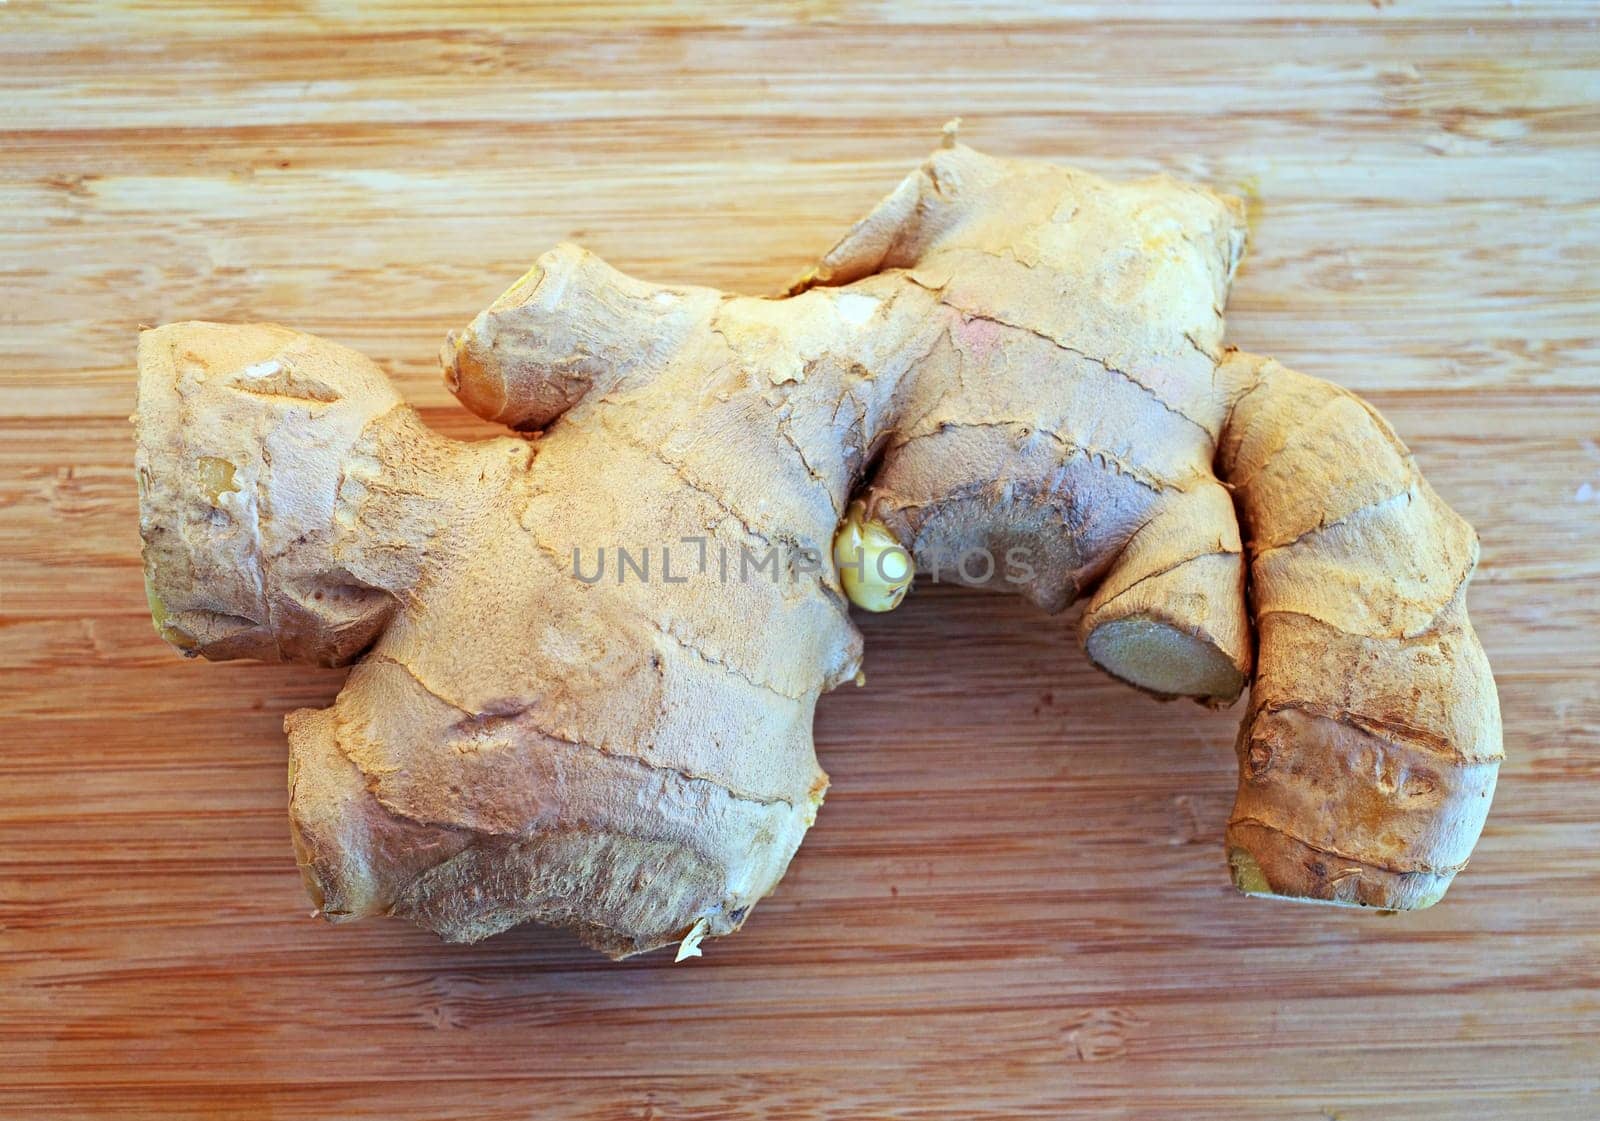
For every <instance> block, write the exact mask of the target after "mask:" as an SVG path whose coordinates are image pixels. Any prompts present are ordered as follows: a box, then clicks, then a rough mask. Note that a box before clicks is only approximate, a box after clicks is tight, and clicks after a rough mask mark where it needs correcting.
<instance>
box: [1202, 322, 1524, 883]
mask: <svg viewBox="0 0 1600 1121" xmlns="http://www.w3.org/2000/svg"><path fill="white" fill-rule="evenodd" d="M1219 374H1220V380H1221V381H1222V382H1223V384H1225V385H1227V386H1228V387H1229V389H1230V392H1232V393H1233V394H1234V395H1235V402H1236V403H1235V405H1234V407H1233V410H1232V414H1231V416H1230V418H1229V420H1228V422H1227V425H1226V429H1225V431H1224V434H1223V439H1222V442H1221V446H1220V449H1219V455H1218V465H1219V468H1220V470H1221V473H1222V476H1223V478H1224V479H1226V480H1228V481H1229V483H1230V484H1232V485H1233V487H1234V488H1235V494H1236V496H1237V498H1238V503H1239V510H1240V515H1241V520H1242V522H1243V523H1244V527H1245V532H1246V535H1247V538H1248V545H1249V550H1250V555H1251V580H1252V591H1251V609H1252V612H1253V615H1254V617H1255V621H1256V627H1257V637H1258V646H1259V654H1258V662H1259V664H1258V668H1257V674H1256V680H1255V684H1254V687H1253V688H1252V691H1251V698H1250V711H1249V713H1248V714H1247V716H1246V718H1245V722H1244V725H1243V727H1242V728H1241V730H1240V735H1239V741H1238V754H1239V793H1238V797H1237V800H1236V801H1235V803H1234V809H1233V814H1232V816H1231V818H1230V820H1229V823H1228V840H1227V843H1228V859H1229V864H1230V866H1231V868H1232V871H1233V877H1234V882H1235V884H1236V885H1237V886H1239V888H1240V889H1241V890H1244V891H1246V892H1250V893H1252V894H1262V895H1278V896H1287V897H1290V898H1296V899H1310V900H1318V901H1323V902H1330V903H1346V904H1353V905H1361V906H1368V907H1381V908H1397V909H1399V908H1418V907H1426V906H1429V905H1431V904H1432V903H1434V902H1436V901H1437V900H1438V899H1439V897H1440V896H1442V895H1443V894H1444V891H1445V889H1446V888H1447V887H1448V886H1449V884H1450V881H1451V879H1452V878H1454V876H1455V874H1456V873H1457V872H1458V871H1459V870H1460V869H1461V868H1462V867H1463V866H1464V865H1465V864H1466V861H1467V857H1468V855H1469V854H1470V853H1471V851H1472V847H1473V845H1474V844H1475V843H1476V842H1477V839H1478V835H1479V833H1480V832H1481V831H1482V829H1483V823H1484V818H1485V816H1486V815H1487V814H1488V811H1489V803H1490V800H1491V798H1492V797H1493V794H1494V787H1495V777H1496V773H1497V771H1498V768H1499V765H1500V760H1501V758H1502V750H1501V742H1500V738H1501V734H1500V711H1499V703H1498V699H1497V697H1496V693H1495V688H1494V679H1493V677H1492V676H1491V675H1490V672H1489V664H1488V661H1487V660H1486V659H1485V657H1484V654H1483V649H1482V647H1481V646H1479V644H1478V639H1477V636H1476V635H1475V634H1474V633H1473V630H1472V625H1471V623H1470V622H1469V621H1468V619H1467V610H1466V587H1467V580H1468V578H1469V577H1470V576H1471V574H1472V569H1473V567H1474V565H1475V564H1476V561H1477V538H1476V536H1475V535H1474V534H1473V532H1472V529H1471V527H1470V526H1468V525H1467V524H1466V522H1464V521H1462V519H1461V518H1460V517H1459V516H1458V515H1457V514H1456V513H1455V512H1454V511H1452V510H1451V509H1450V508H1449V507H1448V506H1446V505H1445V504H1444V503H1443V502H1442V501H1441V500H1440V499H1439V497H1438V495H1436V494H1435V493H1434V492H1433V489H1432V488H1431V487H1429V486H1428V484H1427V482H1426V481H1425V480H1424V479H1423V478H1422V476H1421V474H1420V473H1419V472H1418V470H1417V467H1416V464H1415V462H1414V461H1413V460H1412V458H1411V454H1410V452H1409V451H1408V450H1407V449H1406V447H1405V445H1404V444H1402V443H1401V442H1400V440H1399V439H1398V438H1397V437H1396V436H1395V435H1394V433H1393V432H1392V431H1391V430H1390V428H1389V426H1388V425H1387V424H1386V423H1384V421H1383V419H1382V418H1381V417H1379V416H1378V414H1377V413H1376V412H1375V411H1374V410H1373V409H1372V408H1371V406H1369V405H1367V404H1366V403H1365V402H1363V401H1361V400H1360V399H1359V398H1358V397H1356V396H1355V395H1354V394H1351V393H1348V392H1346V391H1345V390H1342V389H1340V388H1338V387H1337V386H1334V385H1330V384H1329V383H1327V382H1324V381H1319V380H1317V379H1315V378H1309V377H1306V376H1305V375H1303V374H1297V373H1295V372H1293V371H1291V370H1288V369H1285V368H1284V367H1283V366H1280V365H1279V364H1278V363H1276V362H1274V361H1272V360H1271V359H1264V358H1256V357H1253V356H1250V355H1246V354H1241V353H1235V354H1233V355H1231V356H1230V357H1229V358H1228V360H1227V361H1226V362H1225V363H1224V365H1223V367H1222V369H1221V370H1220V371H1219Z"/></svg>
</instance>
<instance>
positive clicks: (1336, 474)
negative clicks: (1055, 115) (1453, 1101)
mask: <svg viewBox="0 0 1600 1121" xmlns="http://www.w3.org/2000/svg"><path fill="white" fill-rule="evenodd" d="M1244 236H1245V235H1244V219H1243V212H1242V209H1241V207H1240V205H1239V204H1238V203H1237V202H1236V201H1235V200H1232V199H1229V198H1226V197H1223V196H1219V195H1217V194H1213V193H1212V192H1210V191H1207V190H1204V189H1202V188H1199V187H1194V186H1189V185H1186V184H1182V183H1177V182H1174V181H1172V180H1170V179H1167V178H1163V177H1158V178H1152V179H1145V180H1141V181H1138V182H1133V183H1126V184H1112V183H1109V182H1106V181H1104V180H1102V179H1099V178H1097V177H1095V176H1092V175H1088V174H1085V173H1083V172H1079V171H1073V170H1069V169H1067V168H1063V167H1058V166H1054V165H1050V164H1045V163H1038V162H1031V161H1010V160H1001V159H994V158H990V157H988V156H984V155H980V154H979V153H977V152H975V151H972V150H971V149H969V148H966V147H963V146H960V145H958V144H955V143H954V142H953V140H952V141H950V142H947V144H946V146H945V147H943V148H942V149H941V150H939V151H937V152H936V153H934V155H933V156H932V157H931V158H929V159H928V160H927V161H926V162H925V163H924V164H923V165H922V166H921V167H920V168H918V169H917V170H916V171H914V172H913V173H912V174H911V175H909V176H908V177H907V178H906V179H905V181H904V182H902V183H901V184H900V186H899V187H898V188H897V189H896V190H895V191H894V192H893V193H891V194H890V195H889V196H888V197H887V198H886V199H884V201H883V202H882V203H881V204H879V205H878V207H876V208H875V209H874V210H873V211H872V212H871V213H870V214H868V215H867V216H866V217H865V218H864V219H862V220H861V221H860V222H858V223H857V224H856V225H855V227H854V228H852V229H851V230H850V231H849V233H848V234H846V236H845V237H844V238H843V240H841V241H840V242H839V244H838V245H836V246H835V247H834V248H833V249H832V250H831V251H829V252H828V253H827V255H826V256H824V257H823V259H822V260H821V262H820V263H819V264H818V266H817V267H816V268H815V269H814V270H812V271H811V272H810V273H808V274H807V275H806V276H805V277H804V278H803V279H802V280H801V281H799V282H798V283H797V284H796V285H795V286H794V288H793V289H792V290H791V291H790V292H789V293H788V294H787V295H786V296H785V297H783V298H778V299H754V298H747V297H740V296H731V295H727V294H724V293H721V292H717V291H713V290H710V289H705V288H694V287H676V286H657V285H652V284H647V283H644V282H642V281H638V280H634V279H632V278H630V277H627V276H624V275H622V274H621V273H619V272H617V271H615V270H613V269H611V268H610V267H609V266H607V265H606V264H604V263H603V262H601V261H600V260H599V259H597V258H596V257H594V256H593V255H591V254H589V253H586V252H584V251H583V250H581V249H578V248H575V247H573V246H570V245H563V246H559V247H557V248H556V249H553V250H551V251H550V252H548V253H546V254H545V255H544V256H543V257H541V258H540V259H539V260H538V262H537V263H536V264H535V265H534V267H533V268H532V269H531V270H530V271H529V272H528V274H527V275H526V276H524V277H523V278H522V279H520V280H519V281H517V283H516V284H514V285H513V286H512V287H511V288H510V289H509V290H508V291H507V292H506V293H505V294H504V295H502V296H501V297H500V298H499V299H497V300H496V301H495V302H494V303H493V304H492V305H491V306H490V307H489V308H488V309H487V310H485V311H484V312H483V313H482V314H481V315H479V316H478V317H477V318H476V319H475V320H473V322H472V323H471V324H470V325H468V326H467V327H466V328H465V329H464V330H462V331H460V332H459V333H453V334H452V335H451V337H450V338H449V340H448V341H447V343H446V345H445V348H444V352H443V361H444V366H445V371H446V379H447V382H448V384H449V385H450V387H451V389H452V390H453V391H454V392H455V393H456V395H457V396H458V397H459V398H460V400H461V401H462V403H463V404H465V405H466V406H467V407H468V408H469V409H471V410H472V411H474V412H475V413H477V414H479V415H480V416H482V417H485V418H488V419H491V420H497V421H500V422H503V423H504V424H506V425H509V426H510V427H512V428H515V429H518V430H521V431H523V432H525V433H530V434H529V435H526V436H506V437H501V438H496V439H491V440H486V441H482V442H476V443H460V442H455V441H451V440H447V439H444V438H442V437H440V436H438V435H436V434H435V433H433V432H431V431H430V430H428V429H427V428H426V427H425V426H424V425H423V424H422V423H421V422H420V420H419V419H418V417H417V415H416V414H415V413H414V412H413V411H412V410H411V409H410V408H409V407H407V406H406V405H405V404H404V403H403V402H402V401H401V400H400V399H399V398H398V396H397V395H396V394H395V392H394V391H393V389H392V388H391V387H390V385H389V383H388V381H387V379H386V378H385V377H384V375H383V374H382V372H381V371H379V370H378V368H377V367H376V366H374V365H373V364H372V363H371V362H369V361H367V360H366V359H365V358H363V357H361V356H360V355H359V354H356V353H355V352H353V351H350V350H348V349H346V348H344V347H341V346H337V345H335V344H333V343H331V342H326V341H323V340H320V339H317V338H313V337H311V336H308V335H304V334H300V333H298V332H295V331H292V330H289V329H286V328H283V327H277V326H223V325H217V324H206V323H178V324H173V325H170V326H166V327H162V328H158V329H155V330H149V331H146V332H144V333H143V334H142V335H141V337H140V341H139V370H140V384H139V405H138V412H137V416H136V424H137V429H138V449H139V450H138V471H139V476H140V482H141V494H142V498H141V532H142V535H143V537H144V542H145V564H146V571H147V577H148V583H149V587H150V600H151V605H152V610H153V612H154V614H155V615H156V619H157V624H158V628H159V630H160V633H161V634H162V636H163V637H164V638H166V639H167V640H168V641H170V642H172V643H174V644H175V645H177V646H179V647H180V648H182V649H183V650H184V651H185V652H186V653H190V654H199V655H203V656H205V657H207V658H240V657H248V658H260V659H267V660H293V661H304V662H311V663H316V664H323V665H340V664H346V663H352V662H353V663H354V668H353V669H352V670H351V672H350V676H349V680H348V682H347V683H346V685H345V687H344V689H343V691H342V692H341V693H340V694H339V697H338V699H337V700H336V701H335V703H334V704H333V706H332V707H331V708H328V709H324V710H318V711H313V710H301V711H298V712H294V713H291V714H290V715H289V717H288V718H287V720H286V727H287V729H288V734H289V743H290V768H289V794H290V817H291V822H292V828H293V835H294V843H295V848H296V851H297V854H298V859H299V864H300V867H301V869H302V871H303V873H304V877H305V881H306V884H307V886H308V888H309V890H310V892H311V894H312V896H313V898H314V899H315V901H316V903H317V906H318V907H319V908H320V910H321V912H322V914H323V915H324V916H326V917H328V918H330V919H334V920H340V919H352V918H359V917H362V916H365V915H372V914H396V915H401V916H404V917H406V918H409V919H411V920H412V921H414V922H416V923H418V924H420V925H422V926H424V927H427V928H429V929H431V930H434V931H437V932H438V933H439V934H440V935H442V936H443V937H445V938H448V939H454V940H472V939H478V938H482V937H484V936H486V935H490V934H493V933H495V932H497V931H500V930H504V929H506V928H507V927H510V926H513V925H515V924H517V923H520V922H523V921H527V920H538V921H541V922H546V923H555V924H561V925H565V926H569V927H572V928H574V929H575V930H576V931H577V933H578V934H579V936H580V937H582V938H583V939H585V940H586V941H587V942H589V943H590V944H592V945H594V946H596V947H598V948H600V949H602V950H604V951H606V952H607V953H610V954H612V955H614V956H623V955H626V954H631V953H635V952H638V951H641V950H647V949H651V948H653V947H657V946H664V945H669V944H673V943H678V944H680V946H681V947H682V948H681V950H680V955H681V956H684V955H692V954H697V953H698V952H699V951H698V947H699V945H700V943H701V940H702V939H703V938H713V937H718V936H721V935H725V934H728V933H730V932H731V931H733V930H735V929H736V928H738V927H739V926H740V924H741V923H743V921H744V919H745V917H746V916H747V915H748V914H749V913H750V909H751V908H752V907H753V906H754V905H755V903H756V902H757V901H758V900H760V899H761V898H762V897H763V896H764V895H766V894H767V893H768V892H770V891H771V890H772V889H773V887H774V886H775V885H776V884H777V882H778V880H779V878H780V877H781V876H782V874H783V872H784V869H785V867H786V866H787V865H788V863H789V860H790V858H791V857H792V856H793V855H794V853H795V850H796V848H797V846H798V845H799V844H800V840H801V838H802V836H803V835H804V834H805V831H806V829H807V828H808V827H809V826H810V825H811V824H812V822H813V820H814V819H815V816H816V812H817V808H818V807H819V806H820V805H821V802H822V796H823V792H824V790H825V788H826V786H827V778H826V776H825V775H824V774H823V772H822V770H821V769H820V768H819V767H818V765H817V761H816V757H815V754H814V752H813V749H812V740H811V721H812V712H813V709H814V706H815V704H816V701H817V698H818V696H819V695H820V694H821V693H823V692H824V691H826V690H829V689H832V688H833V687H834V686H836V685H838V684H840V683H841V682H844V681H849V680H851V679H853V678H855V677H856V676H857V675H858V673H859V671H860V662H861V638H860V635H859V633H858V632H857V630H856V628H855V627H854V626H853V625H852V623H851V621H850V618H849V612H848V602H847V597H848V598H854V599H856V600H857V602H862V603H863V604H864V605H865V606H868V607H872V608H875V609H883V608H887V607H892V606H893V605H894V604H895V603H897V602H898V600H899V597H900V596H901V595H903V594H904V590H905V585H906V583H908V582H909V575H910V574H909V572H905V571H900V570H897V569H895V568H894V567H893V565H887V566H885V567H884V568H883V569H882V571H881V572H880V570H879V566H878V565H877V563H876V562H877V561H878V560H879V559H882V558H884V557H885V556H886V555H892V554H893V553H895V552H897V551H898V548H900V547H903V549H904V550H905V552H906V554H908V555H909V558H910V560H911V561H912V562H914V564H915V566H916V568H917V570H918V571H921V572H930V571H934V570H938V571H939V572H940V575H941V578H942V579H951V580H958V581H962V582H967V583H975V584H982V585H986V586H991V587H996V588H1000V589H1002V590H1005V589H1009V590H1014V591H1017V592H1020V593H1021V594H1022V595H1024V596H1026V597H1028V598H1029V599H1030V600H1032V601H1033V602H1034V603H1036V604H1038V605H1039V606H1040V607H1042V608H1044V609H1045V610H1047V611H1052V612H1053V611H1058V610H1060V609H1062V608H1063V607H1065V606H1066V605H1067V604H1068V603H1070V602H1072V601H1073V600H1075V599H1077V598H1078V597H1080V596H1083V595H1087V596H1088V597H1089V602H1088V605H1087V609H1086V610H1085V612H1084V614H1083V617H1082V622H1081V627H1082V636H1083V641H1084V645H1085V647H1086V650H1087V652H1088V655H1089V657H1090V658H1091V659H1092V661H1093V662H1094V663H1095V664H1096V665H1098V666H1099V667H1101V668H1102V669H1104V670H1105V671H1107V672H1108V673H1111V674H1113V675H1115V676H1116V677H1118V678H1121V679H1123V680H1124V681H1127V682H1129V683H1131V684H1133V685H1135V686H1138V687H1140V688H1142V689H1145V690H1148V691H1150V692H1152V693H1156V694H1159V695H1162V696H1189V697H1194V698H1197V699H1199V700H1201V701H1202V702H1204V703H1207V704H1227V703H1229V702H1231V701H1232V700H1234V699H1235V698H1236V697H1237V696H1238V695H1239V694H1240V692H1241V691H1242V690H1243V689H1244V687H1245V686H1246V684H1247V683H1249V682H1250V681H1251V679H1252V674H1253V676H1254V686H1253V688H1252V695H1251V700H1250V709H1249V712H1248V714H1247V716H1246V719H1245V722H1244V727H1243V729H1242V730H1241V733H1240V737H1239V741H1238V755H1239V761H1240V780H1239V793H1238V801H1237V804H1236V807H1235V810H1234V813H1233V817H1232V820H1231V821H1230V822H1229V825H1228V838H1227V849H1228V859H1229V863H1230V866H1231V867H1232V869H1233V874H1234V879H1235V883H1236V884H1237V885H1238V886H1239V887H1240V888H1241V889H1242V890H1244V891H1247V892H1251V893H1255V894H1267V895H1279V896H1287V897H1291V898H1298V899H1307V900H1318V901H1325V902H1337V903H1348V904H1360V905H1366V906H1372V907H1382V908H1407V907H1422V906H1427V905H1428V904H1430V903H1432V902H1434V901H1435V900H1437V899H1438V898H1439V896H1440V895H1441V894H1442V893H1443V891H1444V890H1445V888H1446V886H1447V885H1448V884H1449V883H1450V880H1451V878H1452V877H1453V876H1454V875H1455V873H1456V872H1457V870H1458V869H1460V868H1461V866H1462V865H1463V864H1464V863H1465V862H1466V859H1467V856H1468V854H1469V852H1470V851H1471V848H1472V846H1473V844H1474V842H1475V840H1476V838H1477V836H1478V834H1479V831H1480V829H1481V828H1482V825H1483V821H1484V816H1485V814H1486V812H1487V810H1488V806H1489V801H1490V796H1491V793H1492V791H1493V788H1494V781H1495V773H1496V768H1497V765H1498V762H1499V760H1500V757H1501V752H1500V727H1499V714H1498V709H1497V705H1496V697H1495V691H1494V683H1493V679H1492V678H1491V676H1490V673H1489V667H1488V665H1487V662H1486V661H1485V659H1484V656H1483V653H1482V650H1481V649H1480V648H1479V646H1478V643H1477V640H1476V638H1475V637H1474V635H1473V632H1472V629H1471V626H1470V625H1469V623H1468V621H1467V614H1466V608H1465V589H1466V583H1467V579H1468V576H1469V575H1470V573H1471V571H1472V568H1473V565H1474V563H1475V559H1476V539H1475V537H1474V535H1473V533H1472V530H1471V529H1470V528H1469V527H1468V526H1467V525H1466V524H1465V523H1464V522H1463V521H1462V520H1461V519H1460V518H1459V517H1457V516H1456V515H1455V514H1454V513H1453V512H1451V511H1450V510H1449V508H1448V507H1446V506H1445V505H1444V504H1443V503H1442V502H1441V501H1440V500H1439V499H1438V497H1437V496H1436V495H1435V494H1434V493H1433V491H1432V490H1431V489H1429V487H1428V485H1427V484H1426V483H1425V482H1424V481H1423V480H1422V478H1421V476H1420V475H1419V474H1418V473H1417V470H1416V467H1415V465H1414V464H1413V462H1412V460H1411V457H1410V455H1409V454H1408V452H1407V451H1406V448H1405V446H1404V445H1403V444H1401V443H1400V441H1399V440H1398V439H1397V438H1396V437H1395V436H1394V434H1393V433H1392V432H1391V431H1390V430H1389V428H1388V426H1387V425H1386V424H1385V423H1384V422H1383V421H1382V419H1381V418H1380V417H1379V416H1378V415H1377V414H1376V413H1375V412H1374V411H1373V410H1372V409H1371V408H1370V407H1368V406H1367V405H1365V404H1364V403H1363V402H1361V401H1360V400H1359V399H1357V398H1355V397H1354V396H1352V395H1350V394H1348V393H1346V392H1344V391H1342V390H1340V389H1337V388H1335V387H1334V386H1331V385H1329V384H1327V383H1325V382H1321V381H1317V380H1315V379H1313V378H1309V377H1306V376H1304V375H1301V374H1296V373H1293V372H1291V371H1289V370H1286V369H1284V368H1283V367H1281V366H1279V365H1277V364H1276V363H1274V362H1272V361H1270V360H1266V359H1258V358H1253V357H1249V356H1247V355H1244V354H1240V353H1238V352H1236V351H1232V350H1228V349H1226V348H1225V347H1224V345H1223V315H1222V308H1223V306H1224V304H1225V303H1226V299H1227V292H1228V286H1229V282H1230V280H1231V277H1232V275H1233V272H1234V269H1235V267H1236V265H1237V263H1238V260H1239V257H1240V255H1241V253H1242V251H1243V247H1244ZM852 503H854V504H855V505H852ZM841 523H842V529H841ZM1241 527H1242V528H1243V530H1244V533H1243V535H1241V532H1240V530H1241ZM840 542H842V543H843V545H844V548H843V549H842V550H841V549H839V548H838V546H839V544H840ZM858 545H859V546H860V551H861V554H862V556H863V558H864V559H869V563H868V564H867V565H865V566H863V567H862V568H860V569H853V568H852V567H851V566H850V565H849V563H848V561H849V558H850V557H851V556H852V555H853V554H854V552H855V551H856V550H855V547H856V546H858ZM830 559H832V561H833V562H834V563H830ZM1247 573H1248V595H1247ZM1257 647H1259V655H1256V653H1255V651H1256V648H1257ZM1253 658H1254V659H1255V664H1254V665H1252V659H1253Z"/></svg>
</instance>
